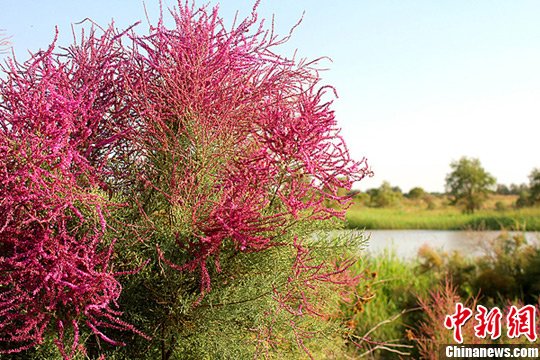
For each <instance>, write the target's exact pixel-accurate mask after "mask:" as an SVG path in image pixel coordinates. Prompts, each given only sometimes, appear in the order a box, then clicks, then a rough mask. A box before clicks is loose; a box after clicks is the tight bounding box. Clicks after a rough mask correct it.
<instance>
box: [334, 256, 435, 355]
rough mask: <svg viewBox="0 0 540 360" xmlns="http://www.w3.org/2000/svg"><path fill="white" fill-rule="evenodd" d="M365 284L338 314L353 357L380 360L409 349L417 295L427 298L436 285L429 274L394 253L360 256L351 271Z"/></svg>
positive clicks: (416, 315)
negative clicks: (348, 336) (348, 335)
mask: <svg viewBox="0 0 540 360" xmlns="http://www.w3.org/2000/svg"><path fill="white" fill-rule="evenodd" d="M353 271H354V272H355V273H356V274H359V275H360V276H362V277H363V278H364V280H365V281H362V282H361V285H360V286H361V288H359V289H358V291H357V294H358V296H357V299H356V302H355V303H353V304H344V306H343V308H342V313H343V316H344V319H345V324H346V326H348V327H349V328H350V329H351V330H350V339H351V344H353V345H355V346H351V352H352V353H353V356H355V357H356V356H362V357H363V356H367V355H369V356H368V357H369V358H380V356H383V357H384V356H385V355H392V356H397V355H400V354H401V355H403V354H405V353H410V351H411V350H412V349H411V348H410V347H409V346H410V345H411V344H412V343H411V342H410V339H407V334H408V333H411V326H410V324H411V323H414V319H415V318H416V317H418V316H419V314H418V310H419V307H418V303H417V296H418V295H422V296H427V294H428V293H429V289H431V288H432V287H433V286H434V285H435V284H436V279H435V278H434V277H433V276H431V274H425V275H422V274H419V273H418V263H416V262H411V261H404V260H402V259H400V258H399V257H398V256H397V255H396V253H395V251H393V250H390V249H387V250H385V251H384V252H383V253H382V254H380V255H378V256H376V257H371V256H366V257H362V259H361V260H360V261H358V262H357V263H356V264H355V265H354V268H353ZM415 312H416V314H415Z"/></svg>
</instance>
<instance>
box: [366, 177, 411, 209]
mask: <svg viewBox="0 0 540 360" xmlns="http://www.w3.org/2000/svg"><path fill="white" fill-rule="evenodd" d="M398 189H399V188H398ZM368 194H369V195H370V197H371V201H370V203H371V206H374V207H390V206H395V205H397V204H398V203H399V201H400V200H401V198H402V197H403V194H402V193H401V191H396V188H395V187H392V186H391V185H390V183H389V182H387V181H385V182H383V183H382V185H381V186H379V187H378V188H377V189H370V190H368Z"/></svg>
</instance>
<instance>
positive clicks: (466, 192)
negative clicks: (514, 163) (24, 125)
mask: <svg viewBox="0 0 540 360" xmlns="http://www.w3.org/2000/svg"><path fill="white" fill-rule="evenodd" d="M450 168H451V169H452V172H450V174H448V175H447V176H446V191H447V192H448V194H449V195H450V197H451V200H452V203H453V204H454V205H462V206H464V211H465V212H466V213H473V212H474V211H475V210H477V209H479V208H480V206H481V205H482V203H483V202H484V200H485V199H486V198H487V195H488V193H489V191H490V189H491V187H493V186H494V185H495V178H494V177H493V176H492V175H491V174H489V173H488V172H486V170H484V168H483V167H482V165H481V164H480V160H478V159H475V158H467V157H462V158H461V159H459V160H458V161H454V162H452V163H451V164H450Z"/></svg>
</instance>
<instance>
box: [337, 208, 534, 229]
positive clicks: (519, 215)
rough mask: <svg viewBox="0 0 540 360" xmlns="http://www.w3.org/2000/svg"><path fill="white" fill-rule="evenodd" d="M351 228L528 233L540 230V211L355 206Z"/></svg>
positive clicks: (349, 214) (350, 212)
mask: <svg viewBox="0 0 540 360" xmlns="http://www.w3.org/2000/svg"><path fill="white" fill-rule="evenodd" d="M346 227H348V228H349V229H363V228H366V229H396V230H398V229H399V230H402V229H426V230H468V229H474V230H502V229H506V230H522V231H524V230H527V231H540V208H525V209H509V210H505V211H496V210H481V211H478V212H475V213H474V214H464V213H462V212H461V211H460V210H459V209H456V208H453V207H448V208H444V209H437V210H428V209H419V208H412V207H411V208H401V209H400V208H369V207H352V208H351V209H349V210H348V211H347V215H346Z"/></svg>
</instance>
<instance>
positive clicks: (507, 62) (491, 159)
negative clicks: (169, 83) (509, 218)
mask: <svg viewBox="0 0 540 360" xmlns="http://www.w3.org/2000/svg"><path fill="white" fill-rule="evenodd" d="M163 3H164V4H165V5H166V6H167V5H169V6H171V5H174V4H175V2H174V1H165V0H164V1H163ZM197 3H198V4H204V3H206V2H202V1H197ZM210 3H211V4H215V3H217V2H216V1H211V2H210ZM252 5H253V1H247V0H234V1H233V0H223V1H221V2H220V9H221V12H222V16H223V17H224V18H225V19H226V21H231V20H232V18H233V16H234V14H235V12H236V11H237V10H239V11H240V15H247V14H248V13H249V12H250V11H251V7H252ZM146 7H147V9H148V11H149V14H150V16H151V17H155V16H156V15H157V12H158V1H157V0H156V1H146ZM0 9H1V12H0V28H1V29H4V30H5V32H6V33H7V34H8V35H11V36H12V38H11V41H12V43H13V47H14V50H15V53H16V55H17V57H18V58H19V59H20V60H24V59H25V58H26V57H27V55H26V53H27V50H28V49H30V50H33V51H35V50H37V49H38V48H40V47H46V46H47V45H48V44H49V43H50V41H51V40H52V39H53V37H54V26H55V25H58V26H59V30H60V40H59V43H60V44H69V42H70V41H71V39H72V37H71V36H72V35H71V23H74V22H78V21H80V20H82V19H84V18H86V17H88V18H92V19H93V20H95V21H96V22H97V23H99V24H103V25H106V24H107V23H108V22H109V21H110V20H111V19H113V18H114V20H115V22H116V24H117V26H118V27H126V26H128V25H130V24H131V23H133V22H135V21H138V20H144V18H145V15H144V8H143V3H142V1H137V0H129V1H128V0H124V1H114V0H108V1H105V0H94V1H81V0H77V1H38V0H34V1H31V0H19V1H7V0H0ZM304 12H305V15H304V19H303V22H302V24H301V25H300V27H299V28H298V29H297V30H296V32H295V33H294V36H293V37H292V38H291V40H290V42H289V43H288V44H286V45H285V46H283V48H282V53H283V54H292V53H293V51H294V50H295V49H297V50H298V55H299V56H300V57H306V58H308V59H313V58H318V57H321V56H328V57H330V58H331V59H332V62H329V61H327V62H324V63H322V64H321V65H322V66H323V67H326V68H328V69H329V70H328V71H325V72H324V73H323V74H322V76H323V80H324V82H325V83H327V84H331V85H333V86H335V87H336V88H337V90H338V94H339V98H338V99H337V100H336V101H335V104H334V109H335V110H336V116H337V118H338V122H339V125H340V126H341V127H342V129H343V134H344V136H345V139H346V140H347V142H348V145H349V148H350V150H351V153H352V155H353V156H354V157H356V158H358V159H360V158H362V157H363V156H367V157H368V159H369V161H370V164H371V165H372V168H373V170H374V171H375V176H374V177H373V178H371V179H368V180H364V181H363V182H362V183H360V184H358V185H357V187H358V188H361V189H365V188H369V187H375V186H378V185H379V184H380V183H381V182H382V181H384V180H387V181H389V182H390V183H391V184H392V185H397V186H400V187H401V188H402V189H403V190H405V191H407V190H409V189H410V188H412V187H414V186H422V187H424V188H425V189H427V190H429V191H443V189H444V178H445V176H446V174H447V173H448V172H449V169H450V168H449V164H450V162H451V161H453V160H457V159H458V158H459V157H461V156H463V155H465V156H471V157H477V158H479V159H480V161H481V162H482V164H483V165H484V167H485V168H486V170H488V171H489V172H491V173H492V174H493V175H494V176H495V177H496V178H497V180H498V182H500V183H506V184H509V183H522V182H527V181H528V179H527V176H528V174H529V173H530V171H531V170H532V169H533V168H534V167H540V156H539V155H540V151H539V150H540V141H538V138H539V134H540V21H538V14H540V1H521V0H514V1H496V0H477V1H464V0H463V1H461V0H453V1H431V0H425V1H420V0H417V1H412V0H411V1H406V0H394V1H392V0H385V1H378V0H371V1H365V0H357V1H354V0H336V1H334V2H329V1H319V0H311V1H309V0H296V1H276V0H274V1H271V0H263V1H262V2H261V5H260V7H259V16H260V17H261V18H266V19H268V20H270V19H271V17H272V15H275V24H276V29H277V31H278V33H280V34H284V35H285V34H287V33H288V30H289V29H290V27H292V26H293V25H294V24H295V23H296V22H297V20H298V19H299V18H300V17H301V16H302V14H303V13H304ZM141 28H142V29H144V24H143V25H142V27H141Z"/></svg>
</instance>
